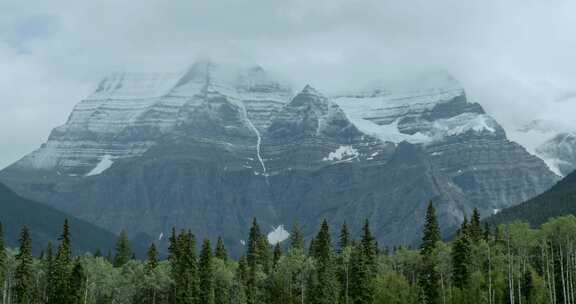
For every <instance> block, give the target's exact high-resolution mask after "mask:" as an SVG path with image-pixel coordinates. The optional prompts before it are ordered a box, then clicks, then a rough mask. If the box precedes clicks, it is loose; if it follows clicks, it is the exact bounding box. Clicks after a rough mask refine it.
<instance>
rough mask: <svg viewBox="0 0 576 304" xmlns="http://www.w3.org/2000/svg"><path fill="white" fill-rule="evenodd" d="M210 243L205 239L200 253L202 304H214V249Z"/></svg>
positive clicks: (199, 267)
mask: <svg viewBox="0 0 576 304" xmlns="http://www.w3.org/2000/svg"><path fill="white" fill-rule="evenodd" d="M211 248H212V247H211V245H210V241H209V240H207V239H205V240H204V243H203V244H202V250H201V253H200V263H199V264H198V269H199V273H200V297H199V299H200V302H199V303H203V304H214V273H213V272H212V249H211Z"/></svg>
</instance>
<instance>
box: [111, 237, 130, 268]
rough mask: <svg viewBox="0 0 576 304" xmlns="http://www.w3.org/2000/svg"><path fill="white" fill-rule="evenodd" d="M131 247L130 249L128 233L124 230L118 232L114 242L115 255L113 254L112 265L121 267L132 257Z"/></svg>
mask: <svg viewBox="0 0 576 304" xmlns="http://www.w3.org/2000/svg"><path fill="white" fill-rule="evenodd" d="M132 255H133V253H132V249H130V241H129V240H128V233H126V230H122V232H120V236H119V237H118V241H117V242H116V255H115V256H114V267H122V266H124V264H126V263H128V261H130V259H132Z"/></svg>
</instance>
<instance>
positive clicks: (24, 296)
mask: <svg viewBox="0 0 576 304" xmlns="http://www.w3.org/2000/svg"><path fill="white" fill-rule="evenodd" d="M16 263H17V266H16V271H15V273H14V281H15V282H14V287H13V288H14V297H15V300H16V303H18V304H29V303H32V301H33V289H34V275H33V273H32V263H33V260H32V240H31V239H30V231H29V230H28V227H26V226H24V227H23V228H22V231H21V233H20V250H19V251H18V255H17V256H16Z"/></svg>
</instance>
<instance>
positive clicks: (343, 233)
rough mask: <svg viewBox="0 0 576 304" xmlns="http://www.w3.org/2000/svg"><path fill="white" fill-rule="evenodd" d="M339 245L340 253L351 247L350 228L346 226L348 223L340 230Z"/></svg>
mask: <svg viewBox="0 0 576 304" xmlns="http://www.w3.org/2000/svg"><path fill="white" fill-rule="evenodd" d="M338 245H339V249H340V252H342V250H344V248H346V247H348V246H350V232H348V226H347V225H346V222H344V224H342V228H341V229H340V242H339V244H338Z"/></svg>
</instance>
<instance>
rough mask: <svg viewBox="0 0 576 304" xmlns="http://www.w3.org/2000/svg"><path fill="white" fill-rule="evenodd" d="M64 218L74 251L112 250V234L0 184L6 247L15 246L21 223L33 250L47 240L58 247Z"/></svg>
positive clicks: (114, 237) (44, 245)
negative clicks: (28, 229)
mask: <svg viewBox="0 0 576 304" xmlns="http://www.w3.org/2000/svg"><path fill="white" fill-rule="evenodd" d="M66 218H68V220H69V222H70V225H71V231H72V244H73V245H74V249H75V250H76V251H77V252H79V253H80V252H86V251H90V252H95V251H96V250H97V249H100V250H103V252H107V251H108V250H114V246H115V241H116V236H115V235H114V234H112V233H110V232H108V231H106V230H104V229H102V228H99V227H96V226H94V225H92V224H90V223H88V222H86V221H83V220H79V219H77V218H75V217H71V216H69V215H67V214H64V213H63V212H61V211H58V210H56V209H54V208H52V207H49V206H46V205H43V204H40V203H37V202H34V201H31V200H27V199H24V198H22V197H20V196H18V195H17V194H15V193H14V192H12V190H10V189H9V188H8V187H6V186H5V185H3V184H0V222H2V225H3V228H4V237H5V240H6V243H7V246H9V247H17V246H18V238H19V233H20V229H21V228H22V226H23V225H27V226H28V227H29V228H30V231H31V233H32V241H33V246H32V247H33V249H34V252H36V253H38V252H39V251H41V250H43V249H44V248H45V247H46V245H47V243H48V241H51V242H52V243H53V244H54V246H57V243H58V237H59V236H60V233H61V230H62V224H63V223H64V219H66ZM137 248H139V247H137ZM140 250H141V249H140Z"/></svg>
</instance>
